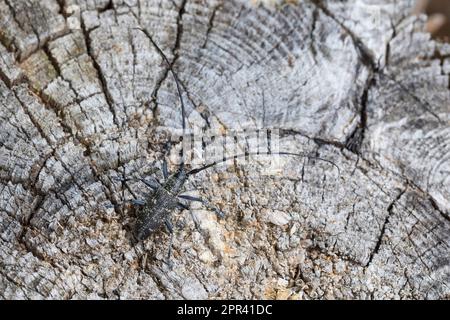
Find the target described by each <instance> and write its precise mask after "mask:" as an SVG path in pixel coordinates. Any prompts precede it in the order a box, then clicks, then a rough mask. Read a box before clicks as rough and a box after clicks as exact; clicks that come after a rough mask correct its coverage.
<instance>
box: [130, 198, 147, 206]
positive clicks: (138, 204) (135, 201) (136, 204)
mask: <svg viewBox="0 0 450 320" xmlns="http://www.w3.org/2000/svg"><path fill="white" fill-rule="evenodd" d="M125 202H131V203H132V204H133V205H135V206H144V205H145V201H144V200H140V199H133V200H125Z"/></svg>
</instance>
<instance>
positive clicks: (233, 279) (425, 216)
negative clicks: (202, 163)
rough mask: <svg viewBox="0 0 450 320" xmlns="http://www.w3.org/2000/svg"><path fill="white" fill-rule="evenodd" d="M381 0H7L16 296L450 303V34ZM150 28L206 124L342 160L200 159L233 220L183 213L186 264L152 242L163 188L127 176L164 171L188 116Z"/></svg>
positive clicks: (3, 287)
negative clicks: (143, 226) (275, 168)
mask: <svg viewBox="0 0 450 320" xmlns="http://www.w3.org/2000/svg"><path fill="white" fill-rule="evenodd" d="M375 3H376V4H374V2H373V1H362V0H348V1H331V0H329V1H325V0H324V1H318V0H317V1H309V0H304V1H298V2H297V3H293V1H290V2H289V3H286V4H278V5H276V6H275V7H271V6H265V5H259V6H258V5H255V4H254V3H252V2H251V1H248V0H245V1H244V0H240V1H238V0H233V1H230V0H223V1H213V0H211V1H209V0H208V1H199V0H196V1H193V0H181V1H180V0H174V1H152V0H129V1H122V0H113V1H107V0H89V1H88V0H86V1H83V0H62V1H57V0H46V1H38V0H23V1H22V0H20V1H19V0H0V43H1V44H0V297H1V298H3V299H11V298H19V299H22V298H23V299H42V298H62V299H68V298H74V299H75V298H76V299H80V298H81V299H86V298H88V299H90V298H93V299H94V298H95V299H98V298H109V299H117V298H120V299H126V298H144V299H164V298H166V299H174V298H187V299H202V298H245V299H251V298H269V299H272V298H280V299H286V298H292V299H320V298H323V299H325V298H350V299H351V298H364V299H369V298H389V299H390V298H406V299H414V298H449V297H450V268H449V267H450V254H449V253H450V251H449V246H450V143H449V142H450V95H449V92H450V85H449V83H450V78H449V75H450V46H449V45H444V44H440V43H437V42H434V41H432V40H431V39H430V36H429V35H428V34H426V33H425V32H424V31H423V30H424V25H425V22H426V20H425V17H423V16H420V17H416V16H411V15H410V12H412V10H413V5H414V1H408V0H401V1H388V0H378V1H376V2H375ZM136 28H142V29H145V30H146V31H147V32H148V33H149V34H151V35H152V37H153V38H154V39H155V41H156V42H157V43H158V44H159V46H160V47H161V48H162V50H163V51H164V52H165V53H166V54H167V56H168V59H169V60H170V64H171V65H172V66H173V69H174V70H175V71H176V73H177V74H178V77H179V79H180V81H181V84H182V87H183V89H184V90H183V91H184V99H185V100H186V104H187V113H188V119H187V120H188V121H187V122H188V125H189V127H190V128H193V129H196V130H198V131H199V132H201V131H202V130H203V131H205V130H206V131H210V132H222V133H223V132H233V131H235V130H241V129H242V128H277V129H279V132H280V139H279V148H280V150H284V151H291V152H298V153H303V154H309V155H314V156H319V157H321V158H324V159H327V160H330V161H333V162H334V163H335V164H336V165H337V166H338V167H339V170H336V168H335V167H333V166H332V165H330V163H327V162H324V161H313V160H307V159H299V158H295V157H283V158H282V159H281V162H282V170H281V171H280V172H279V173H278V174H277V175H266V174H264V173H263V171H264V170H263V168H264V162H263V161H261V162H259V161H254V162H251V163H250V164H245V165H243V164H241V163H239V162H234V163H228V165H227V166H219V167H216V168H212V169H210V170H207V171H203V172H202V173H200V174H198V175H196V176H194V177H192V178H191V179H190V184H189V186H188V189H195V188H196V191H194V192H191V194H193V195H197V196H201V197H203V198H205V199H208V200H209V201H210V202H211V203H214V204H216V205H217V206H219V207H220V208H221V209H222V211H224V212H225V213H226V217H225V218H224V219H222V220H221V219H217V217H216V216H215V214H214V212H211V211H209V210H207V209H205V208H204V207H202V206H201V205H200V206H197V205H194V204H191V207H190V210H178V211H176V212H174V215H173V220H174V225H175V235H174V241H173V249H174V250H173V257H172V259H171V262H172V266H170V265H168V264H167V263H166V255H167V250H168V244H169V237H170V236H169V235H168V234H167V232H164V230H162V231H161V232H157V233H155V234H153V235H151V236H150V237H149V238H148V239H147V240H145V241H143V242H139V243H135V242H133V241H132V239H131V232H130V226H132V225H133V222H134V216H135V215H134V211H133V210H132V209H131V207H130V206H125V205H121V204H122V203H123V201H124V199H130V198H131V197H132V196H133V195H144V194H145V192H147V190H146V189H145V188H144V186H143V185H142V184H141V183H133V182H130V183H128V188H125V186H124V184H123V183H120V182H118V181H115V180H114V177H118V176H122V175H123V174H124V173H126V175H127V176H133V177H145V176H149V175H152V174H155V173H153V172H154V171H155V170H154V168H155V167H159V166H160V165H161V161H162V159H163V158H164V157H165V156H166V149H165V145H166V142H167V139H168V137H169V136H170V135H174V134H175V133H176V132H178V133H179V132H180V128H181V112H180V107H179V101H178V96H177V94H176V87H175V84H174V81H173V77H172V76H171V74H170V73H169V68H168V66H167V65H166V64H165V63H164V61H163V60H162V58H161V56H160V55H159V54H158V52H157V51H156V50H155V48H154V47H153V46H152V45H151V43H150V41H149V39H148V38H147V37H146V36H145V34H144V33H143V32H142V31H140V30H138V29H136ZM177 146H178V147H179V144H178V145H177V144H176V143H174V147H173V149H172V157H171V159H173V158H174V154H175V155H176V147H177ZM170 168H171V169H172V170H174V169H175V168H176V166H175V164H174V163H172V164H171V165H170ZM159 174H160V173H159V171H158V172H157V173H156V175H159Z"/></svg>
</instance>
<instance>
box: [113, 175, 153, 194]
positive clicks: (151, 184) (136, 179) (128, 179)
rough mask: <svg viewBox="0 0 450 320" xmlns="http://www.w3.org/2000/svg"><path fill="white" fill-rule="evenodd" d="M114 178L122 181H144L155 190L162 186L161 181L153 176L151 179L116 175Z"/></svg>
mask: <svg viewBox="0 0 450 320" xmlns="http://www.w3.org/2000/svg"><path fill="white" fill-rule="evenodd" d="M113 180H117V181H120V182H127V181H133V180H134V181H142V182H143V183H144V184H145V185H146V186H147V187H149V188H150V189H152V190H153V191H154V190H156V189H158V188H159V187H160V183H159V182H158V181H157V180H156V179H155V178H153V177H152V178H151V180H148V179H143V178H141V179H139V178H120V177H114V178H113Z"/></svg>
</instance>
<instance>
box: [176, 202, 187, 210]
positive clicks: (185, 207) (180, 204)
mask: <svg viewBox="0 0 450 320" xmlns="http://www.w3.org/2000/svg"><path fill="white" fill-rule="evenodd" d="M177 206H178V207H179V208H181V209H184V210H189V206H187V205H185V204H184V203H183V202H181V201H178V203H177Z"/></svg>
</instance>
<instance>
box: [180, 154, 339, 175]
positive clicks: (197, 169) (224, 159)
mask: <svg viewBox="0 0 450 320" xmlns="http://www.w3.org/2000/svg"><path fill="white" fill-rule="evenodd" d="M259 155H285V156H296V157H301V158H307V159H312V160H320V161H324V162H327V163H330V164H331V165H333V166H334V167H336V169H337V170H338V173H339V175H341V170H340V169H339V167H338V166H337V165H336V164H335V163H334V162H333V161H330V160H327V159H323V158H320V157H314V156H308V155H305V154H301V153H293V152H271V153H259V152H250V153H248V152H247V153H244V154H238V155H235V156H230V157H226V158H223V159H222V160H218V161H214V162H211V163H209V164H206V165H204V166H202V167H198V168H194V169H192V170H190V171H189V172H188V173H187V174H188V175H193V174H196V173H199V172H200V171H203V170H206V169H208V168H211V167H214V166H215V165H218V164H220V163H223V162H227V161H228V160H232V159H237V158H242V157H248V156H259Z"/></svg>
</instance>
